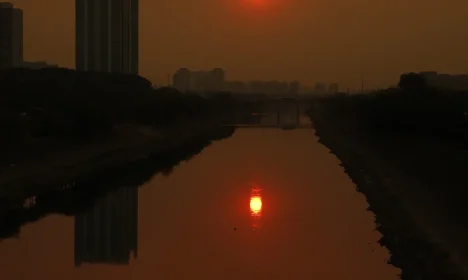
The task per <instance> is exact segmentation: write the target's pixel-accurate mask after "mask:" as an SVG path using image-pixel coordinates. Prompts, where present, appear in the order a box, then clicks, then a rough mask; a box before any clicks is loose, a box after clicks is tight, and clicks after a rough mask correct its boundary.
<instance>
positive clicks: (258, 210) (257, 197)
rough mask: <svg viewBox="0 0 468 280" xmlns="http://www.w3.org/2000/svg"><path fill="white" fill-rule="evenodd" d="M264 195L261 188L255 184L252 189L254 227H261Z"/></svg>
mask: <svg viewBox="0 0 468 280" xmlns="http://www.w3.org/2000/svg"><path fill="white" fill-rule="evenodd" d="M262 207H263V202H262V196H261V189H260V188H259V187H258V186H256V185H253V186H252V189H251V190H250V217H251V218H252V227H253V229H257V228H259V227H260V218H261V217H262Z"/></svg>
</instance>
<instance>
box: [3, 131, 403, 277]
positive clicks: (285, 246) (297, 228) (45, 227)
mask: <svg viewBox="0 0 468 280" xmlns="http://www.w3.org/2000/svg"><path fill="white" fill-rule="evenodd" d="M116 176H117V175H116ZM366 208H367V203H366V200H365V198H364V196H363V195H361V194H359V193H357V192H356V189H355V186H354V185H353V183H352V182H351V181H350V179H349V178H348V176H347V175H346V174H345V173H344V170H343V168H342V167H340V166H339V161H338V160H337V159H336V157H335V156H333V155H332V154H330V153H329V151H328V149H327V148H325V147H324V146H322V145H321V144H319V143H318V142H317V138H316V136H315V135H314V131H313V130H312V129H297V130H287V131H286V130H281V129H275V128H244V129H238V130H236V132H235V134H234V135H233V136H232V137H230V138H228V139H225V140H222V141H218V142H215V143H214V144H212V145H211V146H209V147H207V148H206V149H204V150H203V151H202V152H201V153H200V154H199V155H197V156H196V157H194V158H192V159H191V160H189V161H186V162H183V163H182V164H180V165H179V166H177V167H176V168H174V170H173V172H172V173H171V174H170V175H168V176H163V175H155V176H154V177H152V178H151V179H150V180H149V181H147V182H146V183H145V184H144V185H142V186H140V188H135V187H123V188H120V189H118V190H116V191H113V192H112V193H110V194H108V195H107V196H105V197H102V198H100V199H99V200H97V201H96V202H95V203H94V204H91V205H89V206H87V207H86V209H85V210H84V211H82V212H80V214H77V215H75V216H73V215H72V216H64V215H57V214H53V215H48V216H46V217H44V218H42V219H39V220H38V221H36V222H34V223H29V224H26V225H24V226H23V227H21V230H20V232H19V234H18V236H17V237H12V238H8V239H5V240H3V241H1V242H0V279H5V280H10V279H44V280H45V279H47V280H59V279H60V280H62V279H80V280H81V279H83V280H84V279H87V280H90V279H100V280H101V279H114V280H127V279H193V280H197V279H205V280H211V279H213V280H218V279H255V280H263V279H265V280H266V279H268V280H273V279H333V280H335V279H336V280H346V279H349V280H351V279H353V280H355V279H360V280H364V279H366V280H367V279H369V280H376V279H381V280H386V279H389V280H390V279H398V276H397V275H398V274H399V272H400V271H399V269H396V268H394V267H392V266H391V265H389V264H387V260H388V258H389V254H388V251H387V250H386V249H385V248H382V247H380V246H379V245H378V243H377V240H378V239H379V238H380V236H381V235H380V234H379V233H378V232H376V231H375V224H374V217H373V214H372V213H371V212H369V211H367V210H366Z"/></svg>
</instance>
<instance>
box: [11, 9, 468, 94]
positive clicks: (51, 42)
mask: <svg viewBox="0 0 468 280" xmlns="http://www.w3.org/2000/svg"><path fill="white" fill-rule="evenodd" d="M241 2H242V3H243V2H244V1H228V0H219V1H214V0H200V1H195V2H193V1H192V2H190V1H189V2H187V1H185V0H173V1H162V2H161V1H152V0H140V15H139V17H140V23H139V26H140V32H139V34H140V35H139V37H140V46H139V49H140V67H139V70H140V71H139V72H140V74H141V75H142V76H144V77H147V78H149V79H151V80H152V81H153V82H154V83H157V84H166V83H167V82H166V81H167V75H168V74H171V73H174V71H176V70H177V69H178V68H179V67H180V66H185V67H188V68H192V69H210V68H214V67H216V66H222V67H224V68H226V69H229V73H230V77H232V79H233V80H252V79H261V80H293V79H297V80H298V81H300V82H301V84H304V85H309V86H312V87H313V86H314V84H315V83H316V82H319V81H334V82H337V83H339V84H340V86H341V87H342V88H348V87H349V88H354V89H360V88H361V80H362V79H364V81H365V84H366V86H367V87H369V88H379V87H380V88H382V87H386V86H388V85H395V84H396V83H397V82H398V77H399V75H400V74H401V73H403V72H409V71H413V72H419V71H438V72H441V73H449V74H457V73H467V71H468V66H467V65H468V55H467V54H466V50H465V48H464V47H463V46H465V45H466V44H467V43H468V39H467V38H466V36H465V32H464V29H463V28H462V27H463V26H466V25H467V24H468V18H467V17H466V15H465V14H466V13H465V11H467V10H468V2H467V1H447V2H443V1H442V2H441V1H436V0H429V1H425V2H424V4H422V2H421V1H413V2H408V1H406V2H405V3H404V4H403V2H401V1H396V2H375V1H371V0H360V1H357V2H356V1H352V2H350V1H348V0H336V1H331V2H330V1H325V0H317V1H301V0H291V1H275V2H277V3H278V5H279V6H278V7H273V8H272V9H270V10H268V11H258V10H256V9H254V8H253V7H246V6H242V7H240V3H241ZM14 3H15V5H16V6H17V7H18V8H21V9H23V10H24V17H25V21H24V33H25V37H24V38H25V39H24V44H25V53H24V55H25V59H26V60H31V61H34V60H45V61H48V62H50V63H53V64H58V65H60V66H63V67H69V68H74V63H75V55H74V53H75V39H74V38H75V35H74V34H75V33H74V32H75V23H74V22H75V19H74V15H75V5H74V1H73V0H63V1H57V0H41V1H29V0H18V1H15V2H14ZM53 11H60V12H53ZM421 11H424V12H421ZM415 14H417V15H418V20H417V21H415V20H414V15H415ZM395 18H398V20H397V21H395ZM369 22H372V24H369Z"/></svg>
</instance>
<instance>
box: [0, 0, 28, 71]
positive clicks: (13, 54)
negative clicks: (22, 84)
mask: <svg viewBox="0 0 468 280" xmlns="http://www.w3.org/2000/svg"><path fill="white" fill-rule="evenodd" d="M22 62H23V11H22V10H20V9H16V8H14V7H13V4H11V3H8V2H0V69H6V68H11V67H20V66H21V64H22Z"/></svg>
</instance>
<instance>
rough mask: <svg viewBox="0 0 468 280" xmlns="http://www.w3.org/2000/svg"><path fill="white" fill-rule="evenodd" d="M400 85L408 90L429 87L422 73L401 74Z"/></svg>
mask: <svg viewBox="0 0 468 280" xmlns="http://www.w3.org/2000/svg"><path fill="white" fill-rule="evenodd" d="M398 87H399V88H401V89H403V90H407V91H418V90H422V89H426V88H427V81H426V78H424V76H422V75H420V74H416V73H405V74H402V75H401V76H400V82H399V83H398Z"/></svg>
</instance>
